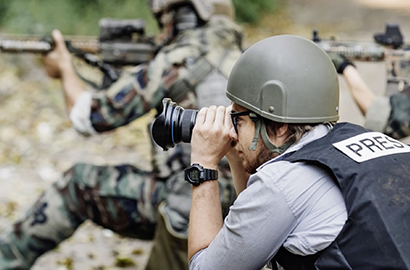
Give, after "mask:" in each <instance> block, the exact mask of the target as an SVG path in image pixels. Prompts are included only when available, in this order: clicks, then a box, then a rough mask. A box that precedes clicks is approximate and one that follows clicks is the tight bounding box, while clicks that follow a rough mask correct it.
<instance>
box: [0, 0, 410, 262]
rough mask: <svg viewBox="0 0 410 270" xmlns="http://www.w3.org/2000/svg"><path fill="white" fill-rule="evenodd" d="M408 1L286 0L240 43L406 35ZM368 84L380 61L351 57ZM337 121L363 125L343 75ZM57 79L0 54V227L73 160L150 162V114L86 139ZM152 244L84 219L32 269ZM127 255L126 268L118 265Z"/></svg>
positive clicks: (143, 256) (141, 258) (144, 254)
mask: <svg viewBox="0 0 410 270" xmlns="http://www.w3.org/2000/svg"><path fill="white" fill-rule="evenodd" d="M409 22H410V2H409V1H408V0H384V1H383V0H357V1H354V0H344V1H340V0H339V1H335V0H289V1H287V2H286V3H285V4H284V7H283V8H282V10H281V11H279V12H277V13H275V14H267V15H266V16H265V17H264V18H263V19H262V22H261V23H260V25H258V26H257V27H255V26H254V27H246V30H247V41H246V44H247V45H249V44H252V43H254V42H256V41H258V40H260V39H262V38H265V37H268V36H271V35H276V34H297V35H301V36H304V37H306V38H311V36H312V31H313V29H318V30H319V33H320V35H321V36H323V37H330V36H335V37H337V38H339V39H344V40H372V36H373V34H374V33H375V32H383V31H384V28H385V24H386V23H398V24H400V26H401V30H402V33H403V35H404V37H405V38H406V37H410V23H409ZM356 64H357V67H358V69H359V71H360V73H361V74H362V75H363V77H364V79H365V81H366V82H367V83H368V84H369V86H370V88H371V89H372V90H373V91H374V92H376V93H377V94H381V95H383V94H384V89H385V70H384V64H383V63H356ZM340 85H341V96H340V98H341V105H340V113H341V119H340V121H350V122H353V123H357V124H362V123H363V120H364V119H363V117H362V116H361V114H360V113H359V110H358V108H357V106H356V105H355V104H354V102H353V100H352V98H351V95H350V93H349V91H348V90H347V88H346V85H345V82H344V81H343V79H340ZM60 89H61V85H60V82H59V81H56V80H51V79H49V78H48V77H47V76H46V75H45V73H44V71H43V70H42V68H41V61H40V59H39V58H38V57H36V56H25V57H21V56H13V55H0V187H1V188H0V231H4V230H6V229H7V228H8V227H9V226H10V224H11V223H12V222H13V221H15V220H16V219H17V218H18V217H19V216H20V215H21V214H22V213H23V212H24V210H25V209H26V208H27V207H28V206H29V205H30V204H31V203H33V201H34V200H35V199H36V198H37V197H38V195H40V194H41V192H42V191H43V190H44V189H45V188H46V187H48V186H49V185H50V184H51V183H53V182H54V181H55V180H56V179H57V178H58V177H59V176H60V175H61V173H62V172H64V171H65V170H67V169H68V168H69V167H70V166H71V165H72V164H74V163H76V162H92V163H96V164H121V163H132V164H135V165H136V166H138V167H140V168H149V158H150V156H149V154H148V153H149V150H148V149H149V148H148V146H147V143H146V142H147V139H148V137H147V136H148V135H147V131H146V129H145V127H144V126H145V125H146V123H147V121H149V120H150V119H151V118H152V117H153V115H152V114H151V115H149V116H147V117H144V118H143V119H140V120H138V121H136V122H134V123H133V124H131V125H130V126H128V127H124V128H120V129H118V130H117V131H115V132H112V133H109V134H104V135H101V136H96V137H92V138H84V137H82V136H80V135H78V134H77V133H76V132H75V131H74V130H73V129H72V128H71V125H70V122H69V121H68V119H67V115H66V112H65V109H64V101H63V95H62V93H61V91H60ZM151 245H152V243H151V242H150V241H140V240H136V239H129V238H123V237H120V236H118V235H116V234H115V233H113V232H112V231H110V230H106V229H102V228H100V227H98V226H95V225H94V224H92V223H91V222H85V223H84V224H83V225H82V226H81V227H80V228H79V229H78V230H77V231H76V233H75V234H74V236H73V237H71V238H70V239H69V240H67V241H65V242H64V243H62V244H61V245H59V247H58V248H57V249H55V250H53V251H51V252H49V253H47V254H46V255H44V256H42V257H41V258H40V259H38V260H37V262H36V264H35V265H34V267H33V268H32V269H34V270H40V269H59V270H64V269H81V270H83V269H136V270H141V269H144V266H145V264H146V261H147V258H148V256H149V253H150V248H151ZM122 258H126V259H127V260H128V262H130V264H132V263H134V265H130V266H129V267H120V266H118V265H117V266H116V264H117V263H118V262H119V261H120V260H121V259H122Z"/></svg>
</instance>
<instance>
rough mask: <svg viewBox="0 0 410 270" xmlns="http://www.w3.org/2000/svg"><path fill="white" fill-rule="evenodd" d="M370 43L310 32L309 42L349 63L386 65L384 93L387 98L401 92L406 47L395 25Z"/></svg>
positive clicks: (409, 73)
mask: <svg viewBox="0 0 410 270" xmlns="http://www.w3.org/2000/svg"><path fill="white" fill-rule="evenodd" d="M373 39H374V41H373V42H372V41H369V42H361V41H338V40H336V39H335V38H334V37H332V38H330V39H322V38H320V37H319V34H318V31H317V30H314V31H313V41H314V42H315V43H316V44H318V45H319V46H320V47H321V48H322V49H323V50H325V51H326V52H327V53H336V54H339V55H342V56H343V57H345V58H347V59H349V60H351V61H366V62H380V61H384V62H385V63H386V77H387V91H386V94H387V95H389V94H391V93H393V92H397V91H401V90H403V89H404V87H405V86H406V85H408V84H409V83H410V46H409V45H406V44H404V38H403V35H402V34H401V31H400V27H399V25H397V24H387V25H386V30H385V32H384V33H376V34H374V36H373Z"/></svg>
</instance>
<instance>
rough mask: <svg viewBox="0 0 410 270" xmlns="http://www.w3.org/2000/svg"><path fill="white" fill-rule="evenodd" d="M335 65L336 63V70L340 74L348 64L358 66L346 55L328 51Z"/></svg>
mask: <svg viewBox="0 0 410 270" xmlns="http://www.w3.org/2000/svg"><path fill="white" fill-rule="evenodd" d="M328 55H329V57H330V59H331V60H332V63H333V65H335V68H336V71H337V73H339V74H343V71H344V70H345V68H346V67H347V66H348V65H351V66H354V67H356V66H355V65H354V64H353V63H352V62H350V61H349V60H347V59H346V58H345V57H343V56H341V55H340V54H336V53H328Z"/></svg>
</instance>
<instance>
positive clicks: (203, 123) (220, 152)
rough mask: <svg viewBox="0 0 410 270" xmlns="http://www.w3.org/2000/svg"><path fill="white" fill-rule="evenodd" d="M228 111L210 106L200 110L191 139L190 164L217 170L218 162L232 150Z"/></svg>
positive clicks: (230, 122)
mask: <svg viewBox="0 0 410 270" xmlns="http://www.w3.org/2000/svg"><path fill="white" fill-rule="evenodd" d="M230 111H231V110H230V109H229V108H225V107H222V106H220V107H218V108H217V107H216V106H211V107H209V108H202V109H201V110H200V111H199V113H198V116H197V120H196V123H195V127H194V129H193V132H192V139H191V163H199V164H201V165H202V166H203V167H205V168H208V169H217V167H218V162H219V161H220V160H221V159H222V157H223V156H224V155H225V154H226V153H228V152H229V151H230V150H231V149H232V147H233V146H232V139H231V136H230V131H231V129H233V127H232V121H231V117H230Z"/></svg>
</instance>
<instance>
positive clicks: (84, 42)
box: [0, 34, 99, 53]
mask: <svg viewBox="0 0 410 270" xmlns="http://www.w3.org/2000/svg"><path fill="white" fill-rule="evenodd" d="M64 38H65V40H66V41H69V42H70V43H71V45H72V46H73V47H75V48H77V49H80V50H82V51H84V52H89V53H96V52H98V50H99V42H98V38H97V37H92V36H65V37H64ZM53 49H54V46H53V45H52V44H51V43H49V42H47V41H44V36H40V35H14V34H0V52H7V53H26V52H27V53H46V52H49V51H50V50H53Z"/></svg>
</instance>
